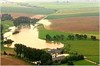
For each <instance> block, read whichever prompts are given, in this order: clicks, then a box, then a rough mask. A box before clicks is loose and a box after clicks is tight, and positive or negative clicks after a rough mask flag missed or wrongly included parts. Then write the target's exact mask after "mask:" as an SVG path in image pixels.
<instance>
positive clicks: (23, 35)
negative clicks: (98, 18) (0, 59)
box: [4, 25, 64, 49]
mask: <svg viewBox="0 0 100 66" xmlns="http://www.w3.org/2000/svg"><path fill="white" fill-rule="evenodd" d="M14 29H15V28H13V30H14ZM4 37H7V39H11V40H13V41H14V42H13V43H12V45H11V46H10V47H12V48H13V47H14V44H16V43H21V44H24V45H26V46H28V47H32V48H37V49H44V48H50V49H56V48H62V47H63V46H64V45H63V44H61V43H59V44H58V43H54V42H51V43H49V42H46V41H45V40H42V39H39V38H38V37H39V31H38V29H37V28H34V26H33V25H30V28H22V29H20V33H18V34H15V35H13V34H12V31H10V32H6V33H5V34H4Z"/></svg>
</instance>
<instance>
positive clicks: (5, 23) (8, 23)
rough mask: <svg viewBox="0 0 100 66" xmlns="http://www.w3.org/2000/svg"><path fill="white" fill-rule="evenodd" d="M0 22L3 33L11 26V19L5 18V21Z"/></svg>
mask: <svg viewBox="0 0 100 66" xmlns="http://www.w3.org/2000/svg"><path fill="white" fill-rule="evenodd" d="M1 24H2V25H3V33H5V32H7V31H8V28H9V27H11V26H13V21H10V20H6V21H1Z"/></svg>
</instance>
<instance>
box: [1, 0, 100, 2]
mask: <svg viewBox="0 0 100 66" xmlns="http://www.w3.org/2000/svg"><path fill="white" fill-rule="evenodd" d="M0 1H10V2H55V1H70V2H97V1H100V0H0Z"/></svg>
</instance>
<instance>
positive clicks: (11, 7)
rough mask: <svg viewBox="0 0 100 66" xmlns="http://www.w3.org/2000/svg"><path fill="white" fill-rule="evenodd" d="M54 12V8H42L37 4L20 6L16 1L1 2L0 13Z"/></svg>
mask: <svg viewBox="0 0 100 66" xmlns="http://www.w3.org/2000/svg"><path fill="white" fill-rule="evenodd" d="M25 5H26V4H25ZM54 12H55V10H54V9H48V8H42V7H37V6H33V7H29V6H22V5H20V4H17V3H3V4H1V13H25V14H50V13H54Z"/></svg>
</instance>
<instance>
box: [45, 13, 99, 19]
mask: <svg viewBox="0 0 100 66" xmlns="http://www.w3.org/2000/svg"><path fill="white" fill-rule="evenodd" d="M85 16H99V13H97V12H96V13H78V14H64V15H49V16H48V17H47V18H46V19H61V18H70V17H85Z"/></svg>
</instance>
